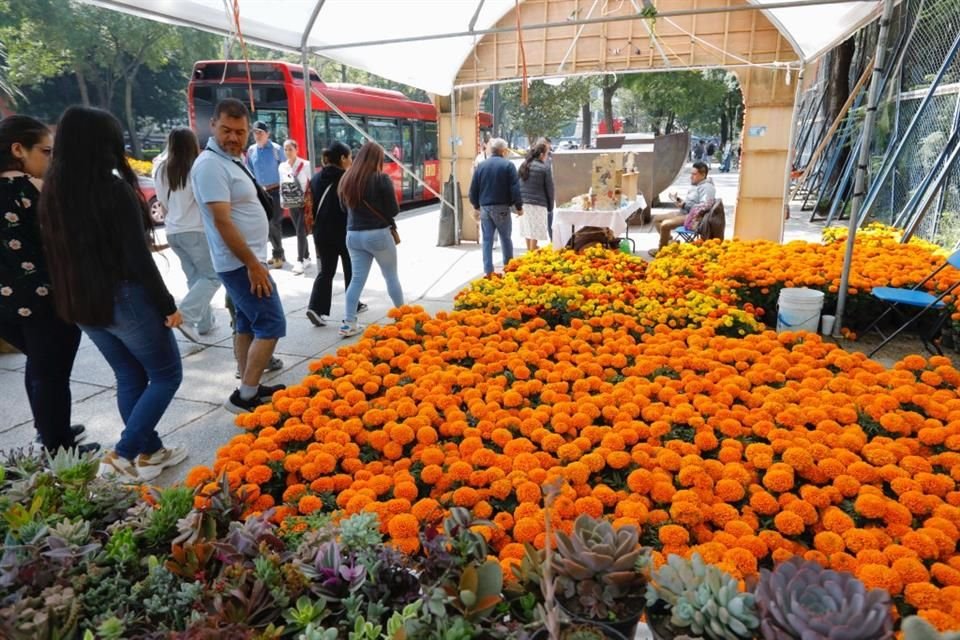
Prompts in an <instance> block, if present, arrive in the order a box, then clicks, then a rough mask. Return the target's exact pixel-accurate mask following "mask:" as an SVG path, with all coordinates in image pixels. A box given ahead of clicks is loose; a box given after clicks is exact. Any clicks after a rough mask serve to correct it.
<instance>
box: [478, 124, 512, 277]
mask: <svg viewBox="0 0 960 640" xmlns="http://www.w3.org/2000/svg"><path fill="white" fill-rule="evenodd" d="M506 155H507V141H506V140H504V139H503V138H494V139H493V140H491V141H490V157H489V158H487V159H486V160H484V161H483V162H481V163H480V164H479V165H478V166H477V170H476V171H474V172H473V180H471V181H470V204H472V205H473V218H474V220H477V221H478V222H479V223H480V230H481V233H482V250H483V272H484V273H485V274H486V275H490V274H491V273H493V234H494V232H496V233H499V234H500V247H501V249H502V251H503V266H504V267H506V266H507V263H508V262H510V260H511V259H512V258H513V240H512V239H511V238H510V233H511V231H512V227H513V223H512V221H511V219H510V208H511V206H512V207H515V208H516V214H517V216H522V215H523V200H522V199H521V197H520V177H519V176H518V175H517V168H516V167H515V166H513V163H512V162H510V161H509V160H507V159H506V158H505V157H504V156H506Z"/></svg>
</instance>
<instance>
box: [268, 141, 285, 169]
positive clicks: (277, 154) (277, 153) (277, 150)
mask: <svg viewBox="0 0 960 640" xmlns="http://www.w3.org/2000/svg"><path fill="white" fill-rule="evenodd" d="M270 144H271V146H273V159H274V160H276V161H277V164H280V163H281V162H283V158H281V157H280V145H278V144H277V143H276V142H271V143H270Z"/></svg>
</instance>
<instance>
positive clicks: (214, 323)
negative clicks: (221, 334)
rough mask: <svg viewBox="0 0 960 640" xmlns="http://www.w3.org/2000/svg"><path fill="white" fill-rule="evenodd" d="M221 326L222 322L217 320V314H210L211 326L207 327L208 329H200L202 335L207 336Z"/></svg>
mask: <svg viewBox="0 0 960 640" xmlns="http://www.w3.org/2000/svg"><path fill="white" fill-rule="evenodd" d="M219 328H220V323H219V322H218V321H217V316H215V315H211V316H210V328H209V329H207V330H206V331H200V332H199V333H200V335H202V336H205V335H209V334H211V333H213V332H214V331H216V330H217V329H219Z"/></svg>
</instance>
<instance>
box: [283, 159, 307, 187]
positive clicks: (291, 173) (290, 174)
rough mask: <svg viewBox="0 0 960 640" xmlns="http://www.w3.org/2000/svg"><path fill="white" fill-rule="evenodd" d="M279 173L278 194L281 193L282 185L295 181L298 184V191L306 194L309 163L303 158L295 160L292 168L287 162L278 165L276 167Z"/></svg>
mask: <svg viewBox="0 0 960 640" xmlns="http://www.w3.org/2000/svg"><path fill="white" fill-rule="evenodd" d="M277 169H278V170H279V171H280V185H281V186H280V192H281V193H283V184H284V183H285V182H293V181H294V180H296V181H297V182H299V183H300V191H301V192H302V193H304V194H306V193H307V183H309V182H310V163H309V162H307V161H306V160H304V159H303V158H297V159H296V160H294V161H293V166H290V163H289V162H288V161H287V160H284V161H283V162H281V163H280V166H279V167H277Z"/></svg>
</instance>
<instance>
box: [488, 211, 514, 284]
mask: <svg viewBox="0 0 960 640" xmlns="http://www.w3.org/2000/svg"><path fill="white" fill-rule="evenodd" d="M480 230H481V231H482V232H483V244H482V252H483V272H484V273H485V274H487V275H489V274H491V273H493V233H494V231H496V232H497V233H499V234H500V250H501V251H503V266H507V263H508V262H510V260H512V259H513V240H512V239H511V238H510V232H511V231H512V230H513V221H512V220H510V212H509V211H507V212H505V213H491V212H490V211H488V210H487V209H485V208H481V209H480Z"/></svg>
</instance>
